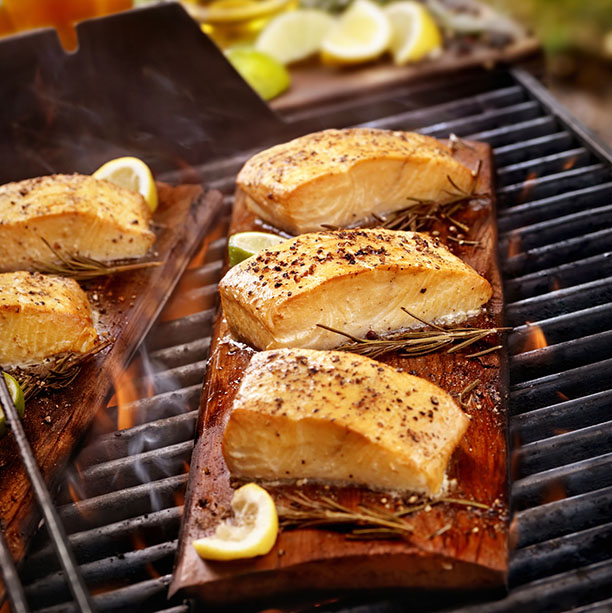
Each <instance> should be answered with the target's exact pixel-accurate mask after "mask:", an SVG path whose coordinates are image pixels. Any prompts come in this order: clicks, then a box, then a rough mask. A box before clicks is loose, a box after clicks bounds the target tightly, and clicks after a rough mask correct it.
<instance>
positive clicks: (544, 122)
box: [21, 70, 612, 613]
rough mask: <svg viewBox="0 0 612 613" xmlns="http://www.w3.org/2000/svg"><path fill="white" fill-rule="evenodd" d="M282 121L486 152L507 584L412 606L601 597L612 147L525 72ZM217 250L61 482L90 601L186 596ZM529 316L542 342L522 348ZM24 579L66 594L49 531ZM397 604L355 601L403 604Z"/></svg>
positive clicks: (189, 278) (512, 607)
mask: <svg viewBox="0 0 612 613" xmlns="http://www.w3.org/2000/svg"><path fill="white" fill-rule="evenodd" d="M285 119H286V120H287V123H288V124H289V132H292V133H294V134H297V133H304V132H307V131H313V130H316V129H320V128H322V127H331V126H335V127H341V126H346V125H354V124H362V125H368V126H374V127H380V128H393V129H406V130H415V129H417V130H420V131H421V132H423V133H426V134H430V135H433V136H438V137H446V136H448V134H449V133H450V132H454V133H455V134H457V135H458V136H460V137H463V138H468V139H474V140H484V141H487V142H489V143H491V145H492V146H493V147H494V150H495V160H496V164H497V184H498V199H499V232H500V237H499V246H500V258H501V262H502V269H503V274H504V285H505V292H506V302H507V311H506V315H507V321H508V324H509V325H511V326H513V327H514V331H513V332H512V333H511V334H510V337H509V343H508V345H509V351H510V376H511V389H510V412H511V419H510V440H511V444H512V445H513V456H512V465H511V470H512V479H513V483H512V505H513V508H514V511H515V515H514V520H513V524H512V534H513V539H514V540H515V543H516V544H515V549H514V552H513V554H512V559H511V569H510V577H509V585H510V591H509V594H508V596H506V597H504V598H501V599H499V600H494V601H489V602H486V603H480V604H475V605H471V606H465V607H462V608H459V609H458V608H457V607H456V606H455V607H453V606H450V605H449V603H448V602H446V603H442V604H441V605H440V604H436V605H432V604H430V605H427V604H423V606H422V607H421V608H420V609H419V610H431V609H435V608H436V607H437V610H445V611H462V612H463V613H467V612H468V611H469V612H470V613H476V612H483V613H484V612H487V613H489V612H491V613H493V612H500V613H501V612H509V611H518V610H521V612H522V613H527V612H529V611H538V612H561V611H566V612H570V611H571V612H572V613H577V612H581V613H582V612H585V613H586V612H587V611H588V612H590V613H593V612H595V611H609V610H612V423H611V421H610V420H611V419H612V415H610V413H609V407H610V405H611V402H612V376H611V375H612V342H611V340H612V253H611V252H610V245H611V244H612V175H611V160H612V157H610V155H609V153H608V152H607V151H606V149H605V147H603V146H601V145H600V144H599V143H597V142H596V141H595V140H593V139H592V138H591V137H590V136H589V135H588V134H586V133H585V132H584V130H583V128H581V127H580V126H578V125H576V124H575V123H574V121H573V120H572V119H571V118H570V117H568V116H567V115H565V113H564V111H563V110H562V109H560V108H559V107H558V106H557V104H556V103H555V102H554V100H551V99H550V98H549V97H548V95H547V93H546V92H545V91H544V90H543V89H542V88H541V87H540V86H539V85H538V84H537V83H535V82H534V81H533V80H532V79H531V77H529V76H528V75H526V74H525V73H524V72H522V71H520V70H518V71H513V72H511V73H508V72H492V73H483V72H475V73H470V74H467V75H465V76H464V77H462V78H455V77H454V78H453V82H452V83H451V84H450V87H449V83H448V81H444V80H436V81H432V82H429V83H422V84H418V85H412V86H406V87H403V88H401V87H400V88H397V89H396V90H393V91H386V92H380V93H377V94H372V95H371V96H369V97H366V98H364V99H362V100H357V101H356V100H344V101H342V100H341V101H336V102H334V103H330V104H327V105H326V106H325V107H324V108H317V109H307V110H304V111H300V112H295V113H294V114H293V115H291V116H287V117H286V118H285ZM251 153H252V152H242V153H241V154H240V155H237V156H236V157H234V158H232V159H229V160H222V161H215V162H211V163H210V164H208V165H206V166H204V167H202V169H201V170H202V173H203V175H204V176H205V177H206V178H207V180H208V182H209V183H210V184H211V186H213V187H218V188H220V189H222V191H224V193H225V194H226V195H227V198H226V203H227V204H228V205H229V204H230V202H231V193H232V191H233V181H234V176H235V173H236V171H237V170H238V168H239V167H240V165H241V164H242V162H243V161H244V160H245V159H246V158H247V157H249V155H250V154H251ZM225 214H227V211H226V212H225ZM226 221H227V220H226V219H225V222H224V221H223V220H221V221H220V225H219V228H218V230H219V236H222V234H223V228H224V223H226ZM224 248H225V240H224V239H223V238H218V239H217V240H214V241H213V242H211V243H210V245H209V246H208V249H207V250H206V257H205V259H204V261H203V262H202V263H201V264H200V265H199V266H197V267H196V268H193V269H192V270H190V271H188V272H187V273H186V275H185V278H184V279H183V283H182V285H181V287H182V289H181V287H180V288H179V290H177V294H176V295H177V297H178V298H179V299H180V300H187V301H191V303H192V304H193V305H196V307H195V308H194V309H193V312H192V313H191V314H189V315H186V316H183V317H180V318H176V319H174V320H172V321H169V322H165V323H161V324H158V325H157V327H156V328H154V330H153V331H152V332H151V334H150V335H149V338H148V340H147V342H146V347H147V349H148V354H145V353H143V352H141V354H140V357H139V358H137V360H138V361H139V363H140V365H141V366H142V365H147V364H150V365H151V367H152V372H153V374H152V375H151V376H149V377H145V378H143V379H141V380H139V381H138V382H137V386H136V387H137V390H136V392H137V396H138V398H137V399H135V400H133V401H132V403H131V409H132V415H133V417H134V419H135V423H134V424H133V426H132V427H130V428H128V429H124V430H121V431H116V427H115V424H116V422H117V409H116V407H115V408H114V407H111V408H109V409H108V411H107V414H106V415H105V417H104V419H100V420H98V421H97V422H96V424H95V425H94V427H93V428H92V432H91V434H90V437H89V441H90V442H89V443H87V444H86V445H85V447H84V449H83V450H82V452H81V454H80V456H79V458H78V459H77V464H78V466H79V469H80V473H78V474H77V473H76V472H75V473H74V475H73V476H72V478H69V480H68V481H69V482H70V483H71V484H72V485H71V486H72V488H73V490H74V489H75V488H76V489H77V490H78V491H77V495H78V497H79V498H80V499H81V500H80V502H78V503H76V504H74V503H72V502H70V496H69V488H68V486H67V484H65V486H64V489H63V490H62V492H61V494H60V501H61V503H62V506H61V507H60V514H61V517H62V519H63V521H64V523H65V525H66V529H67V531H68V533H69V534H70V541H71V544H72V546H73V547H74V550H75V555H76V558H77V560H78V561H79V563H80V565H81V569H82V572H83V575H84V577H85V579H86V581H87V583H88V585H89V586H90V588H91V589H92V591H93V592H94V594H97V595H96V596H95V597H94V602H95V604H96V605H97V607H98V608H99V609H100V610H109V611H160V612H161V611H166V612H167V613H169V612H172V613H175V612H176V613H178V612H179V611H181V612H182V611H188V610H191V607H192V606H193V604H192V603H186V602H182V601H181V600H180V599H177V598H174V599H173V600H171V601H167V600H166V592H167V586H168V583H169V579H170V573H171V570H172V563H173V557H174V552H175V549H176V539H177V535H178V529H179V524H180V517H181V511H182V507H181V496H182V493H183V492H184V488H185V484H186V481H187V474H186V472H185V471H186V467H187V466H188V463H189V459H190V454H191V450H192V439H193V433H194V426H195V421H196V418H197V406H198V401H199V392H200V384H201V380H202V377H203V374H204V371H205V365H206V362H205V360H206V356H207V353H208V347H209V340H210V339H209V335H210V331H211V322H212V318H213V314H214V304H215V290H216V282H217V281H218V279H219V276H220V272H221V260H222V257H223V252H224ZM528 322H530V323H528ZM532 324H537V325H538V326H539V327H540V328H541V330H542V332H543V333H544V335H545V337H546V340H547V343H548V346H547V347H545V348H541V349H533V350H526V345H525V343H526V339H527V337H528V334H529V333H530V331H531V328H532ZM143 356H144V357H143ZM147 390H148V395H150V397H145V396H147ZM43 532H44V531H43ZM21 578H22V581H23V582H24V585H25V588H26V594H27V596H28V598H29V601H30V603H31V606H32V607H33V608H36V607H37V608H36V610H37V611H45V612H48V613H50V612H51V611H53V612H56V611H58V612H59V611H67V610H71V606H72V605H70V604H64V603H65V602H68V601H69V598H70V596H69V592H68V590H67V588H66V586H65V583H64V581H63V578H62V576H61V573H59V571H58V567H57V562H56V561H55V558H54V557H53V554H52V551H51V549H50V547H49V545H48V543H47V541H46V536H45V535H44V534H39V535H38V537H37V541H36V542H35V544H34V547H33V548H32V552H31V554H30V556H29V557H28V559H27V560H26V562H25V563H24V565H23V567H22V569H21ZM407 602H408V601H407V600H405V599H401V598H399V599H396V600H393V601H384V602H382V601H381V602H378V601H376V602H371V603H369V604H368V605H363V606H353V607H352V608H351V610H352V611H354V612H355V613H357V612H360V611H369V612H372V611H381V612H382V611H385V612H386V611H389V612H391V611H400V610H401V611H403V610H405V609H406V606H407V604H406V603H407ZM425 602H426V601H425ZM345 606H346V605H345Z"/></svg>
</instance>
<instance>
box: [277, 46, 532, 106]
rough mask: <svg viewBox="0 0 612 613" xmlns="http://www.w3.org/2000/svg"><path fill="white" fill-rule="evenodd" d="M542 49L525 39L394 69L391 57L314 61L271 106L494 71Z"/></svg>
mask: <svg viewBox="0 0 612 613" xmlns="http://www.w3.org/2000/svg"><path fill="white" fill-rule="evenodd" d="M539 50H540V44H539V42H538V41H537V39H535V38H533V37H525V38H521V39H519V40H517V41H515V42H513V43H512V44H510V45H508V46H506V47H502V48H500V49H495V48H493V47H485V46H482V45H480V46H479V45H478V44H474V45H472V46H471V47H470V48H469V49H468V50H466V52H465V53H462V54H459V53H457V51H456V50H453V49H445V50H444V51H443V52H442V54H441V55H440V56H439V57H436V58H435V59H431V60H424V61H422V62H417V63H415V64H407V65H406V66H395V65H393V64H392V63H391V60H390V59H389V58H388V57H385V58H384V59H382V60H379V61H376V62H371V63H369V64H365V65H357V66H344V67H333V66H324V65H322V64H321V63H320V62H319V61H318V60H313V61H309V62H304V63H302V64H297V65H295V66H292V67H291V87H290V88H289V90H287V92H285V93H284V94H282V95H280V96H279V97H278V98H275V99H274V100H272V101H271V103H270V106H271V107H272V108H273V109H274V110H276V111H281V112H292V111H297V110H299V109H301V108H307V107H308V106H311V105H313V104H318V103H322V102H331V101H334V100H339V99H354V97H355V96H363V94H364V92H368V93H370V92H371V91H374V90H377V89H383V88H389V87H392V86H397V85H401V84H405V83H412V82H415V81H425V80H426V79H429V78H434V77H440V76H442V75H456V74H458V73H459V72H461V71H466V70H469V69H473V68H487V69H492V68H494V67H495V66H496V65H498V64H502V63H511V62H516V61H518V60H522V59H525V58H527V57H529V56H533V55H534V54H536V53H537V52H538V51H539Z"/></svg>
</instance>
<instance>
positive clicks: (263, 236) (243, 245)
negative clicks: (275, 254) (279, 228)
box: [227, 232, 286, 266]
mask: <svg viewBox="0 0 612 613" xmlns="http://www.w3.org/2000/svg"><path fill="white" fill-rule="evenodd" d="M284 240H286V239H284V238H283V237H282V236H278V235H276V234H269V233H268V232H238V233H237V234H232V235H231V236H230V237H229V241H228V242H227V250H228V254H229V265H230V266H236V264H240V262H242V260H246V259H247V258H250V257H251V256H252V255H255V254H256V253H259V252H260V251H261V250H262V249H265V248H266V247H272V246H273V245H277V244H278V243H281V242H282V241H284Z"/></svg>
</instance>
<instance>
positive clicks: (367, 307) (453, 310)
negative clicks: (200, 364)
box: [219, 229, 492, 349]
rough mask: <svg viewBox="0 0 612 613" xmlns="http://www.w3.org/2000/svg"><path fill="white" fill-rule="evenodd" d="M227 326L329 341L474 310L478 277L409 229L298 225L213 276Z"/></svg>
mask: <svg viewBox="0 0 612 613" xmlns="http://www.w3.org/2000/svg"><path fill="white" fill-rule="evenodd" d="M219 291H220V294H221V302H222V305H223V310H224V312H225V316H226V318H227V322H228V324H229V327H230V330H231V331H232V333H233V334H234V336H236V338H238V339H239V340H241V341H245V342H247V343H249V344H250V345H252V346H253V347H256V348H257V349H274V348H278V347H306V348H312V349H331V348H333V347H337V346H339V345H341V344H342V343H344V342H345V341H346V339H345V338H344V337H343V336H341V335H339V334H335V333H333V332H329V331H327V330H324V329H322V328H320V327H317V324H324V325H326V326H329V327H331V328H334V329H336V330H342V331H343V332H346V333H348V334H352V335H353V336H364V335H365V334H367V333H368V332H369V331H370V330H372V331H374V332H376V333H378V334H385V333H388V332H391V331H395V330H400V329H402V328H412V327H420V326H422V325H423V324H422V323H421V322H419V321H418V320H416V319H415V318H413V317H412V316H410V315H408V314H407V313H406V312H405V311H403V310H402V308H401V307H404V308H406V309H407V310H408V311H410V312H411V313H413V314H414V315H416V316H417V317H419V318H420V319H422V320H425V321H428V322H432V323H451V322H458V321H461V320H464V319H466V318H467V317H469V316H471V315H475V314H476V313H477V312H478V310H479V309H480V307H481V305H483V304H484V303H486V302H487V301H488V300H489V298H490V297H491V293H492V289H491V286H490V285H489V283H488V281H487V280H486V279H484V278H483V277H481V276H480V275H479V274H478V273H477V272H475V271H474V270H473V269H472V268H470V267H469V266H468V265H467V264H465V263H464V262H462V261H461V260H460V259H459V258H458V257H456V256H454V255H453V254H452V253H450V252H449V251H448V250H447V249H446V248H445V247H444V246H443V245H441V244H440V243H439V241H438V240H437V239H433V238H431V237H429V236H427V235H425V234H419V233H417V232H394V231H392V230H383V229H369V230H335V231H329V232H321V233H312V234H304V235H301V236H298V237H296V238H293V239H289V240H287V241H284V242H282V243H279V244H278V245H275V246H274V247H270V248H268V249H264V250H263V251H261V252H260V253H259V254H258V255H257V256H253V257H251V258H249V259H247V260H245V261H243V262H241V263H240V264H238V265H237V266H234V267H233V268H232V269H231V270H230V271H229V272H228V273H227V274H226V275H225V277H224V278H223V279H222V280H221V283H220V285H219Z"/></svg>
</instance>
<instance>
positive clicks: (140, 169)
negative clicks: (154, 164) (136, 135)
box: [92, 157, 157, 211]
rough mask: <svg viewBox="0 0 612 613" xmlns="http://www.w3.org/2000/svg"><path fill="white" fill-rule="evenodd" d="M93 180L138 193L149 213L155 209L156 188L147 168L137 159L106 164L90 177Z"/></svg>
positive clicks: (125, 158) (123, 159)
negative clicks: (108, 182)
mask: <svg viewBox="0 0 612 613" xmlns="http://www.w3.org/2000/svg"><path fill="white" fill-rule="evenodd" d="M92 176H93V177H94V178H95V179H106V180H107V181H110V182H111V183H114V184H115V185H119V187H125V188H126V189H129V190H132V191H134V192H140V193H141V194H142V195H143V197H144V199H145V200H146V201H147V204H148V205H149V208H150V209H151V211H154V210H155V209H156V208H157V187H156V186H155V180H154V179H153V175H152V174H151V171H150V169H149V167H148V166H147V165H146V164H145V163H144V162H143V161H142V160H139V159H138V158H134V157H122V158H117V159H115V160H110V162H106V164H103V165H102V166H100V168H98V170H96V172H94V173H93V175H92Z"/></svg>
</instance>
